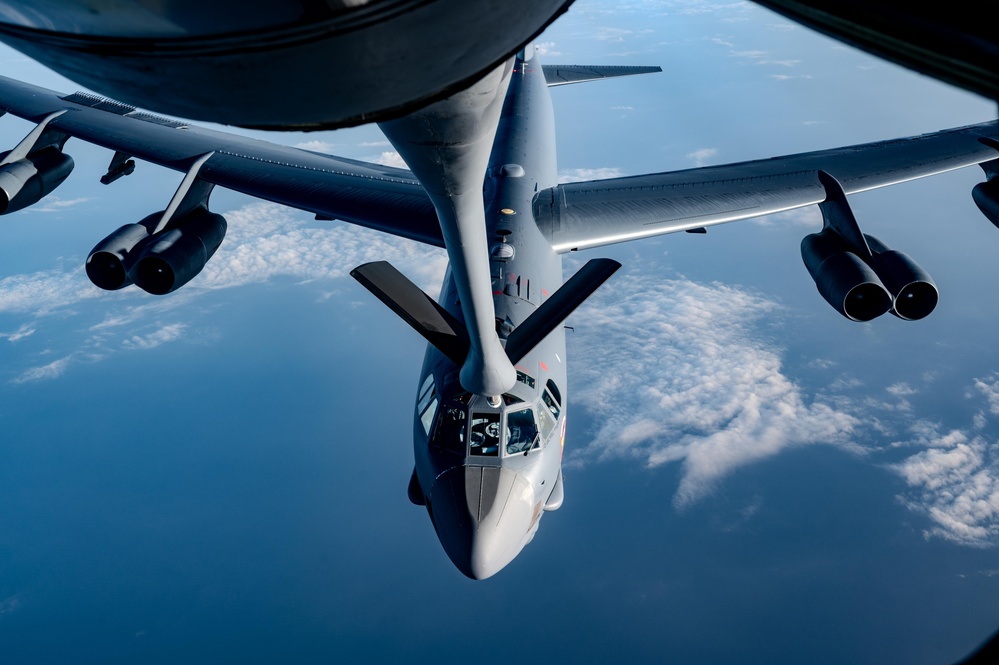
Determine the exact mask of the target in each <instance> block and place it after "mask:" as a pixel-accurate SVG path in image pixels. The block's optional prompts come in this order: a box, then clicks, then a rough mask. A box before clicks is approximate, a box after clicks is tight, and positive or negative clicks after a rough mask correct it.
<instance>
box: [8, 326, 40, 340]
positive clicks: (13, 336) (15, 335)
mask: <svg viewBox="0 0 999 665" xmlns="http://www.w3.org/2000/svg"><path fill="white" fill-rule="evenodd" d="M34 333H35V329H34V328H33V327H31V325H29V324H27V323H25V324H22V325H21V327H20V328H18V329H17V330H15V331H14V332H12V333H0V339H6V340H7V341H9V342H19V341H21V340H22V339H24V338H25V337H30V336H31V335H33V334H34Z"/></svg>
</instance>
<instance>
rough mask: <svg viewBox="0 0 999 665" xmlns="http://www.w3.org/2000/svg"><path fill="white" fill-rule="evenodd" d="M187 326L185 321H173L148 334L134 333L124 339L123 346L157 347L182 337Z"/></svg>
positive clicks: (132, 347) (131, 347)
mask: <svg viewBox="0 0 999 665" xmlns="http://www.w3.org/2000/svg"><path fill="white" fill-rule="evenodd" d="M186 328H187V326H186V325H185V324H183V323H171V324H169V325H165V326H163V327H162V328H160V329H159V330H156V331H155V332H152V333H149V334H148V335H133V336H132V337H130V338H128V339H126V340H124V341H123V342H122V346H124V347H125V348H126V349H155V348H156V347H157V346H159V345H161V344H166V343H167V342H173V341H175V340H178V339H180V337H181V335H182V334H183V333H184V330H185V329H186Z"/></svg>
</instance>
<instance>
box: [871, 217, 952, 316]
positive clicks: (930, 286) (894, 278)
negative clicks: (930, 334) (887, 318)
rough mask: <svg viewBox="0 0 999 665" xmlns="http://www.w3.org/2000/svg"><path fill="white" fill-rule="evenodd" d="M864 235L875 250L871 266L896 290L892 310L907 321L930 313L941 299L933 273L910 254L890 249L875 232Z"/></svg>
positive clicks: (889, 288)
mask: <svg viewBox="0 0 999 665" xmlns="http://www.w3.org/2000/svg"><path fill="white" fill-rule="evenodd" d="M864 238H866V239H867V245H868V246H869V247H870V248H871V251H872V252H873V253H874V257H873V258H872V260H871V267H872V268H874V272H876V273H877V275H878V277H880V278H881V281H882V282H883V283H884V285H885V287H887V289H888V291H889V292H890V293H891V294H892V309H891V312H892V314H894V315H895V316H897V317H898V318H900V319H903V320H905V321H918V320H919V319H922V318H924V317H926V316H929V314H930V313H931V312H932V311H933V310H934V309H935V308H936V306H937V302H938V301H939V299H940V295H939V293H938V292H937V285H936V284H935V283H934V282H933V278H932V277H930V275H929V273H927V272H926V271H925V270H923V269H922V268H921V267H919V264H917V263H916V262H915V261H913V260H912V259H911V258H910V257H909V256H908V255H907V254H903V253H902V252H899V251H896V250H894V249H889V248H888V247H887V246H886V245H885V244H884V243H883V242H881V241H880V240H878V239H877V238H875V237H874V236H869V235H867V234H866V233H865V234H864Z"/></svg>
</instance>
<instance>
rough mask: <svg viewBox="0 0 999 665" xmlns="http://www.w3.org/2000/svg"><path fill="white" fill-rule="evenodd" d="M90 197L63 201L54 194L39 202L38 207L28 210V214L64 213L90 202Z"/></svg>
mask: <svg viewBox="0 0 999 665" xmlns="http://www.w3.org/2000/svg"><path fill="white" fill-rule="evenodd" d="M90 200H91V199H90V197H88V196H81V197H79V198H75V199H61V198H59V197H58V196H55V195H54V194H53V195H51V196H48V197H46V198H44V199H42V200H41V201H39V202H38V205H35V206H32V207H30V208H28V209H27V211H28V212H64V211H65V210H68V209H69V208H72V207H73V206H77V205H79V204H81V203H86V202H87V201H90Z"/></svg>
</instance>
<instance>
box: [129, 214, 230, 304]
mask: <svg viewBox="0 0 999 665" xmlns="http://www.w3.org/2000/svg"><path fill="white" fill-rule="evenodd" d="M226 227H227V225H226V221H225V218H224V217H222V215H217V214H215V213H213V212H210V211H209V210H208V209H207V208H203V207H199V208H195V209H194V210H193V211H191V212H190V213H188V214H187V215H185V216H184V217H183V219H181V220H180V221H179V222H178V223H177V224H175V225H173V226H172V227H171V228H169V229H167V230H166V231H163V232H161V233H158V234H156V235H155V236H153V237H152V238H150V239H149V240H148V241H147V242H146V243H145V244H144V245H143V247H142V252H141V254H140V255H139V257H138V260H136V262H135V263H134V264H133V266H132V268H131V269H130V270H129V272H128V276H129V277H130V278H131V280H132V281H133V282H135V284H136V286H138V287H139V288H140V289H142V290H143V291H146V292H148V293H152V294H153V295H158V296H161V295H165V294H167V293H170V292H171V291H176V290H177V289H179V288H180V287H182V286H184V285H185V284H187V283H188V282H189V281H191V280H192V279H194V277H195V276H197V274H198V273H199V272H201V271H202V270H203V269H204V267H205V264H206V263H208V259H210V258H212V255H213V254H215V250H217V249H218V248H219V245H221V244H222V239H223V238H225V232H226Z"/></svg>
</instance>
